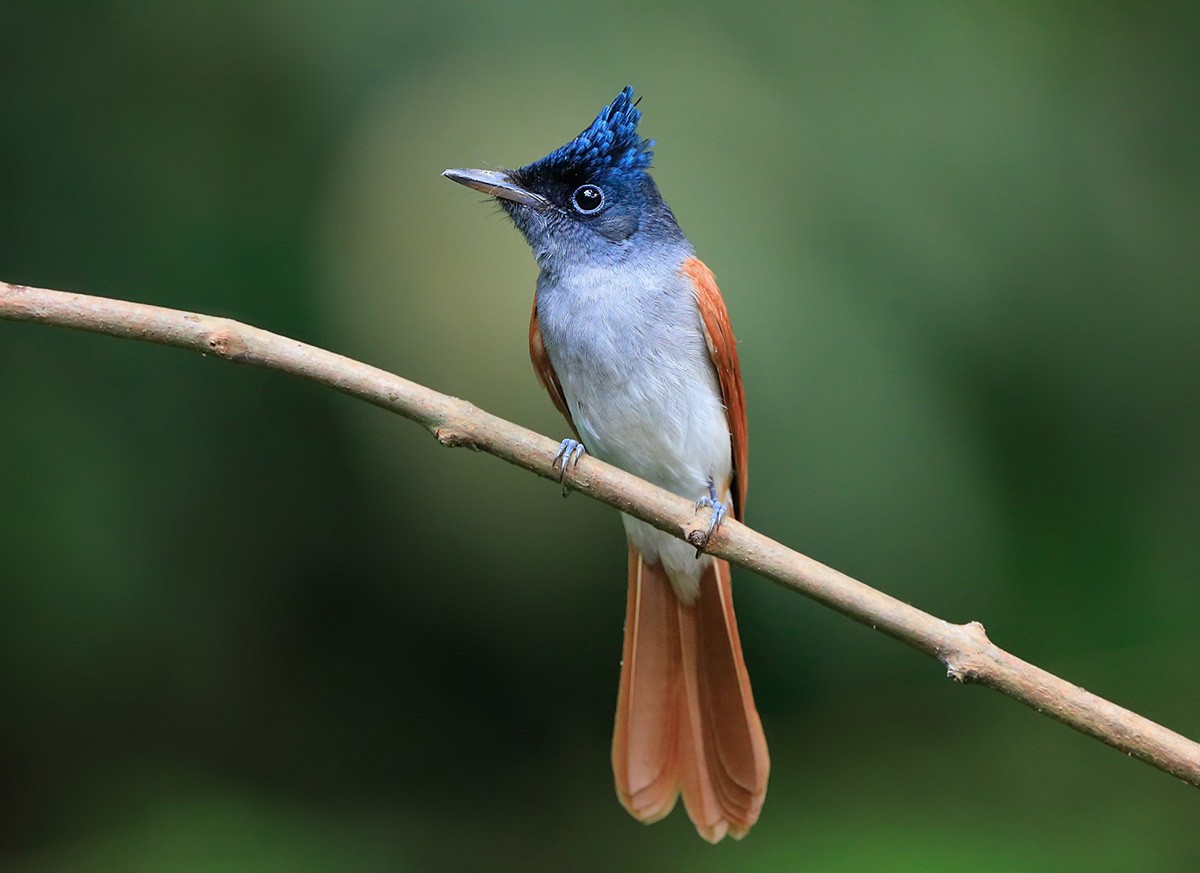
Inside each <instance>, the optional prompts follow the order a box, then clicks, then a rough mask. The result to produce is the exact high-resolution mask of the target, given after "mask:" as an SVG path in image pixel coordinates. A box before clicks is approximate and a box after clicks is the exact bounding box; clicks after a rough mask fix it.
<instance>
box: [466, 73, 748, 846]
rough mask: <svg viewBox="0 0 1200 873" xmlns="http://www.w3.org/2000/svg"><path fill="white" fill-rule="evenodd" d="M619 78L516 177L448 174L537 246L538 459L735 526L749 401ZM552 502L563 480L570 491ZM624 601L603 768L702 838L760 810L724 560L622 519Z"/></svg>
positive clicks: (645, 809)
mask: <svg viewBox="0 0 1200 873" xmlns="http://www.w3.org/2000/svg"><path fill="white" fill-rule="evenodd" d="M638 103H640V99H639V100H637V101H635V100H634V91H633V88H632V87H629V86H626V87H625V88H624V89H623V90H622V91H621V92H620V93H619V94H618V95H617V96H616V98H615V99H613V100H612V102H611V103H609V104H608V105H607V106H605V107H604V108H603V109H601V111H600V113H599V114H598V115H597V116H596V118H595V120H594V121H593V122H592V123H591V124H590V125H588V126H587V127H586V128H584V130H583V131H582V132H581V133H579V135H578V136H576V137H574V138H573V139H572V140H570V141H569V142H568V143H566V144H565V145H563V146H561V147H559V148H556V149H554V150H553V151H551V152H550V153H549V154H547V155H545V157H542V158H539V159H538V160H535V161H533V162H532V163H529V164H526V165H525V166H522V167H520V168H519V169H515V170H478V169H451V170H446V171H445V172H444V173H443V175H444V176H446V177H447V178H449V179H451V180H452V181H454V182H458V183H460V184H462V185H465V186H467V187H468V188H472V189H475V190H477V191H480V192H483V193H484V194H487V195H489V196H490V197H492V198H494V199H495V201H496V203H498V204H499V205H500V206H501V207H502V208H503V210H504V211H505V212H506V213H507V214H508V216H509V217H510V218H511V219H512V222H513V224H515V225H516V227H517V229H518V230H519V231H520V232H521V234H522V235H523V236H524V237H525V240H526V241H527V242H528V243H529V245H530V247H531V248H532V250H533V255H534V258H535V260H536V262H537V265H538V268H539V273H538V278H537V287H536V291H535V295H534V303H533V311H532V314H531V317H530V324H529V353H530V358H531V359H532V361H533V368H534V372H535V374H536V376H537V378H538V381H539V382H540V383H541V385H542V386H543V387H544V388H545V389H546V391H547V392H548V393H549V395H550V400H551V401H552V402H553V403H554V406H555V407H556V408H557V409H558V411H559V412H560V413H562V415H563V416H564V417H565V418H566V420H567V424H568V425H569V427H570V428H571V432H572V437H570V438H567V439H564V440H563V441H562V443H561V444H560V446H559V448H558V451H557V453H556V454H555V456H554V458H553V459H552V460H553V463H552V468H554V469H557V470H558V471H559V474H560V481H561V477H562V476H563V475H565V473H566V471H567V469H568V467H572V466H573V465H575V464H578V463H579V459H580V457H581V456H582V455H583V454H585V453H586V454H589V455H592V456H593V457H596V458H599V459H601V460H603V461H607V462H609V463H612V464H614V465H616V466H618V467H620V468H622V469H624V470H626V471H628V472H630V473H633V474H634V475H637V476H639V477H641V478H643V479H646V480H648V481H650V482H652V483H654V484H656V485H659V486H661V487H663V488H666V489H667V490H669V491H672V492H673V493H675V494H678V495H681V496H684V497H688V498H696V500H697V508H698V509H699V508H700V507H705V508H707V509H708V510H709V524H708V527H707V530H706V531H705V534H706V535H707V536H706V537H705V541H704V543H703V544H707V537H711V535H712V534H713V532H714V531H715V530H716V528H717V527H718V526H719V525H720V523H721V521H722V519H723V518H724V517H725V514H726V513H727V512H732V514H733V516H734V518H737V519H739V520H740V519H742V517H743V513H744V511H745V501H746V487H747V442H746V441H747V435H746V404H745V395H744V393H743V390H742V379H741V370H740V365H739V363H738V354H737V346H736V343H735V340H734V336H733V331H732V328H731V327H730V321H729V313H728V311H727V310H726V307H725V303H724V301H723V300H722V298H721V293H720V291H719V290H718V288H717V283H716V280H715V279H714V277H713V273H712V271H711V270H709V268H708V267H707V266H705V264H704V263H703V262H702V261H701V260H700V259H699V258H698V257H696V253H695V250H694V248H693V247H692V245H691V243H690V242H688V239H687V237H686V236H684V234H683V231H682V230H681V229H680V227H679V224H678V222H677V221H676V219H675V216H674V214H673V213H672V212H671V209H670V207H668V206H667V204H666V202H665V201H664V200H663V198H662V195H661V194H660V193H659V190H658V187H657V185H656V184H655V182H654V180H653V178H652V177H651V175H650V173H649V169H650V166H651V160H652V157H653V149H654V146H655V142H654V141H653V140H648V139H643V138H642V137H641V135H640V134H639V133H638V122H639V121H640V119H641V111H640V110H639V109H638ZM565 493H566V490H565V486H564V494H565ZM622 521H623V524H624V528H625V533H626V538H627V540H628V597H627V604H626V620H625V638H624V647H623V657H622V660H621V674H620V684H619V688H618V694H617V712H616V720H615V726H614V730H613V743H612V764H613V775H614V781H615V783H616V790H617V796H618V799H619V800H620V802H621V803H622V805H624V807H625V808H626V809H627V810H628V811H629V812H630V813H631V814H632V815H633V816H634V818H636V819H638V820H640V821H642V822H645V823H647V824H649V823H651V822H655V821H658V820H659V819H661V818H663V817H665V816H666V815H667V814H668V813H669V812H670V811H671V810H672V809H673V808H674V806H675V803H676V801H677V799H678V798H679V797H680V796H682V798H683V804H684V807H685V809H686V810H687V814H688V816H689V817H690V818H691V821H692V823H693V824H694V825H695V827H696V830H697V831H698V833H699V834H700V836H701V837H703V838H704V839H706V840H708V841H709V842H711V843H716V842H719V841H720V840H721V839H723V838H724V837H725V836H727V835H728V836H731V837H734V838H737V839H740V838H742V837H743V836H745V835H746V833H747V832H748V831H749V829H750V827H751V826H752V825H754V823H755V822H756V821H757V820H758V818H759V814H760V812H761V810H762V806H763V800H764V798H765V797H766V790H767V776H768V771H769V768H770V764H769V756H768V753H767V742H766V737H765V735H764V733H763V728H762V722H761V719H760V718H759V714H758V710H757V709H756V707H755V705H754V696H753V693H752V691H751V688H750V679H749V676H748V674H747V671H746V664H745V660H744V658H743V656H742V647H741V641H740V638H739V635H738V629H737V623H736V619H735V616H734V611H733V599H732V593H731V587H730V586H731V574H730V567H729V564H728V563H727V562H726V561H724V560H720V559H718V558H715V557H713V556H711V555H709V554H707V553H703V552H702V551H701V550H700V549H694V547H693V546H691V545H689V544H688V543H686V542H684V541H682V540H679V539H677V538H675V537H673V536H671V535H670V534H667V533H665V532H663V531H660V530H658V529H656V528H654V527H652V526H651V525H649V524H647V523H646V522H644V521H641V520H639V519H635V518H633V517H631V516H629V515H625V514H622Z"/></svg>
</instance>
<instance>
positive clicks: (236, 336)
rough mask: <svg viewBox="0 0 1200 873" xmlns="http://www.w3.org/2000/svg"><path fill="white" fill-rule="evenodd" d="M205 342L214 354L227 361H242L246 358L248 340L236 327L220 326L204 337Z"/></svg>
mask: <svg viewBox="0 0 1200 873" xmlns="http://www.w3.org/2000/svg"><path fill="white" fill-rule="evenodd" d="M204 344H205V345H206V346H207V347H208V350H209V351H210V352H212V353H213V354H214V355H216V356H217V357H219V358H225V359H226V360H227V361H242V360H245V358H246V354H247V350H246V341H245V340H244V339H242V336H241V334H240V333H238V332H237V330H235V329H232V328H228V327H222V328H218V329H217V330H214V331H212V332H211V333H209V334H208V335H207V336H205V337H204Z"/></svg>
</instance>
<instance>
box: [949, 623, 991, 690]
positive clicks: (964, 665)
mask: <svg viewBox="0 0 1200 873" xmlns="http://www.w3.org/2000/svg"><path fill="white" fill-rule="evenodd" d="M953 627H954V629H955V630H957V631H958V632H959V634H960V635H961V637H962V642H961V643H959V644H958V645H956V646H953V647H950V648H947V649H946V650H945V652H944V655H943V656H942V662H943V663H944V664H945V665H946V675H947V676H948V677H950V678H951V679H953V680H954V681H955V682H961V683H962V684H963V685H966V684H968V683H971V682H975V681H977V680H978V679H979V677H980V676H981V675H983V673H984V671H985V670H986V669H987V663H986V662H987V660H988V659H987V655H986V652H987V651H988V649H990V648H991V646H992V641H991V640H989V639H988V635H987V631H986V630H984V627H983V625H982V624H980V623H979V622H977V621H969V622H967V623H966V624H960V625H953Z"/></svg>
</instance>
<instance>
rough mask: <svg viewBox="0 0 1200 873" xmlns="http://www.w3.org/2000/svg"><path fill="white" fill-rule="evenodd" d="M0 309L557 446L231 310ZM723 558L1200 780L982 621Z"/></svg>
mask: <svg viewBox="0 0 1200 873" xmlns="http://www.w3.org/2000/svg"><path fill="white" fill-rule="evenodd" d="M0 318H3V319H9V320H13V321H32V322H37V323H41V324H53V325H58V326H61V327H73V328H77V329H79V330H86V331H91V332H93V333H102V334H108V335H110V336H118V337H126V338H129V339H139V340H144V341H146V342H152V343H157V344H159V345H167V346H178V347H180V348H186V349H192V350H194V351H198V352H203V353H205V354H210V355H215V356H217V357H220V358H224V359H226V360H228V361H233V362H235V363H242V364H250V365H252V366H256V367H264V368H266V369H270V370H278V371H280V372H283V373H290V374H291V375H293V376H299V377H301V378H303V379H308V380H309V381H312V382H317V383H319V384H321V385H327V386H329V387H330V388H335V389H337V390H338V391H341V392H343V393H345V394H349V395H351V396H353V397H358V398H359V399H361V400H365V401H367V402H368V403H373V404H374V405H376V406H380V407H383V408H384V409H387V410H390V411H392V412H395V413H398V414H400V415H402V416H404V417H405V418H408V419H411V420H413V421H415V422H418V423H419V424H421V425H423V426H424V427H425V428H427V429H428V430H429V431H431V432H432V433H433V435H434V436H435V437H436V438H437V440H438V442H440V443H441V444H442V445H445V446H467V447H469V448H472V449H475V450H476V451H484V452H488V453H489V454H492V455H495V456H497V457H499V458H503V459H504V460H506V461H508V462H509V463H511V464H516V465H517V466H518V467H523V468H524V469H526V470H529V471H531V472H533V473H536V474H538V475H539V476H543V477H545V478H547V479H555V480H557V479H558V471H557V470H555V469H552V468H551V459H553V457H554V455H555V452H556V451H557V449H558V443H557V442H555V441H553V440H551V439H549V438H548V437H545V436H542V435H540V434H537V433H534V432H533V431H531V430H528V429H526V428H523V427H520V426H518V425H515V424H513V423H511V422H508V421H505V420H504V419H502V418H498V417H496V416H494V415H492V414H490V413H488V412H485V411H484V410H482V409H478V408H476V407H475V406H473V405H471V404H470V403H468V402H466V401H465V400H459V399H458V398H455V397H449V396H447V395H445V394H439V393H438V392H436V391H432V390H430V389H429V388H425V387H424V386H422V385H417V384H416V383H414V382H409V381H408V380H406V379H402V378H400V377H399V376H394V375H392V374H390V373H387V372H384V371H383V370H379V369H376V368H375V367H371V366H368V365H367V364H363V363H360V362H359V361H354V360H351V359H350V358H345V357H342V356H341V355H337V354H334V353H333V352H328V351H325V350H324V349H319V348H316V347H314V346H310V345H306V344H304V343H301V342H297V341H296V340H292V339H287V338H286V337H282V336H279V335H278V334H273V333H269V332H267V331H265V330H260V329H259V328H256V327H250V326H249V325H245V324H241V323H239V322H236V321H231V320H229V319H225V318H214V317H211V316H206V315H197V314H195V313H191V312H181V311H178V310H174V309H164V308H162V307H159V306H148V305H145V304H140V303H130V302H126V301H122V300H111V299H108V298H103V297H90V296H86V295H83V294H69V293H65V292H62V291H47V290H43V289H40V288H28V287H25V286H22V285H9V284H7V283H5V282H0ZM567 481H568V482H569V483H570V485H571V487H572V488H574V489H575V490H576V491H582V492H583V493H584V494H587V495H589V496H590V497H593V498H595V499H597V500H599V501H601V502H603V503H607V504H609V505H610V506H615V507H616V508H617V509H619V510H621V511H622V512H627V513H629V514H630V515H633V516H635V517H637V518H640V519H642V520H643V521H647V522H649V523H650V524H652V525H654V526H655V527H658V528H660V529H662V530H664V531H667V532H668V533H670V534H673V535H675V536H677V537H681V538H683V539H686V540H688V541H689V542H691V543H693V544H698V543H699V542H700V541H701V540H702V539H703V531H704V530H705V529H706V527H707V522H708V513H707V512H704V513H701V514H699V515H698V514H697V511H696V507H695V505H694V504H693V503H692V502H691V501H690V500H686V499H684V498H682V497H678V496H676V495H674V494H671V493H669V492H667V491H664V490H663V489H661V488H658V487H656V486H654V485H651V484H650V483H648V482H644V481H642V480H641V479H638V478H637V477H635V476H632V475H630V474H629V473H626V472H624V471H622V470H619V469H617V468H616V467H613V466H610V465H608V464H605V463H603V462H602V461H599V460H597V459H595V458H593V457H591V456H590V455H585V456H583V457H582V458H581V459H580V461H579V465H578V466H577V467H574V468H572V470H571V471H570V472H569V473H568V475H567ZM707 550H708V551H709V552H711V553H712V554H714V555H717V556H719V557H722V558H725V559H727V560H729V561H731V562H732V563H735V564H738V565H740V566H742V567H746V568H748V569H750V570H754V571H755V572H756V573H759V574H760V575H762V576H766V577H767V578H769V579H773V580H775V581H776V582H779V583H780V584H782V585H784V586H786V587H788V588H791V589H793V590H795V591H798V592H800V593H801V594H803V595H805V596H806V597H809V598H811V599H813V600H815V601H817V602H818V603H822V604H824V605H825V606H828V607H830V608H832V609H835V610H837V611H838V612H840V613H842V614H843V615H845V616H847V617H849V618H852V619H854V620H855V621H857V622H859V623H861V624H864V625H867V626H868V627H871V628H873V629H875V630H879V631H882V632H883V633H885V634H887V635H888V636H890V637H893V638H894V639H897V640H899V641H900V642H902V643H905V644H907V645H909V646H911V647H912V648H914V649H916V650H917V651H919V652H924V653H925V654H927V655H930V656H932V657H934V658H937V659H938V660H939V661H941V662H942V663H943V664H944V665H945V666H946V671H947V674H948V675H949V676H950V678H952V679H954V680H956V681H958V682H962V683H968V682H973V683H977V684H980V685H986V686H988V687H989V688H994V689H995V690H997V691H999V692H1001V693H1002V694H1006V695H1008V696H1009V697H1012V698H1014V699H1015V700H1019V701H1020V702H1021V703H1024V704H1025V705H1026V706H1028V707H1030V708H1032V709H1034V710H1036V711H1037V712H1040V713H1043V714H1044V715H1048V716H1050V717H1051V718H1053V719H1056V720H1058V721H1060V722H1062V723H1063V724H1065V725H1068V726H1069V727H1072V728H1074V729H1075V730H1077V731H1080V732H1081V733H1085V734H1088V735H1089V736H1093V737H1095V738H1096V739H1098V740H1100V741H1101V742H1104V743H1107V744H1108V745H1110V746H1112V747H1113V748H1115V749H1119V750H1120V751H1122V752H1125V753H1127V754H1129V755H1132V756H1133V757H1135V758H1140V759H1141V760H1142V761H1145V762H1146V763H1147V764H1150V765H1151V766H1153V767H1157V768H1158V769H1160V770H1163V771H1165V772H1167V773H1171V774H1173V775H1175V776H1178V777H1179V778H1180V779H1182V780H1184V781H1185V782H1188V783H1190V784H1191V785H1194V786H1196V787H1200V744H1197V743H1195V742H1193V741H1192V740H1189V739H1187V738H1186V737H1183V736H1181V735H1180V734H1177V733H1175V732H1174V731H1171V730H1168V729H1167V728H1165V727H1163V726H1161V725H1159V724H1156V723H1155V722H1152V721H1150V720H1149V719H1147V718H1144V717H1143V716H1140V715H1138V714H1137V713H1135V712H1131V711H1130V710H1128V709H1124V708H1123V707H1120V706H1117V705H1116V704H1114V703H1110V702H1109V701H1107V700H1105V699H1103V698H1101V697H1098V696H1096V695H1095V694H1092V693H1091V692H1088V691H1085V690H1084V689H1082V688H1079V687H1078V686H1076V685H1072V684H1071V683H1069V682H1067V681H1065V680H1063V679H1060V678H1058V677H1057V676H1055V675H1053V674H1051V673H1048V672H1046V671H1045V670H1043V669H1041V668H1040V667H1036V666H1034V665H1033V664H1030V663H1028V662H1026V661H1022V660H1021V659H1020V658H1017V657H1016V656H1014V655H1011V654H1009V653H1008V652H1006V651H1004V650H1003V649H1001V648H999V647H997V646H996V645H994V644H993V643H992V642H991V641H990V640H989V639H988V637H987V634H986V633H985V632H984V629H983V625H981V624H979V623H978V622H970V623H968V624H961V625H960V624H951V623H950V622H947V621H943V620H942V619H940V618H936V617H935V616H932V615H930V614H928V613H926V612H922V611H921V610H919V609H917V608H915V607H913V606H910V605H909V604H907V603H903V602H901V601H899V600H896V599H895V598H894V597H890V596H889V595H887V594H884V593H883V592H881V591H876V590H875V589H874V588H870V587H868V586H866V585H864V584H863V583H861V582H858V581H856V580H854V579H851V578H850V577H849V576H846V575H844V574H842V573H839V572H838V571H837V570H834V569H831V568H830V567H826V566H825V565H824V564H821V563H818V562H817V561H814V560H813V559H812V558H808V557H805V556H804V555H801V554H800V553H798V552H794V551H792V550H791V549H788V548H787V547H785V546H783V545H780V544H779V543H777V542H775V541H774V540H772V539H769V538H768V537H765V536H763V535H762V534H760V533H757V532H756V531H754V530H751V529H750V528H748V527H746V526H745V525H743V524H741V523H739V522H737V521H735V520H734V519H732V518H728V519H726V520H725V522H724V523H723V524H722V525H721V527H720V529H719V530H718V532H717V534H716V535H715V536H714V537H713V539H712V542H710V543H709V545H708V549H707Z"/></svg>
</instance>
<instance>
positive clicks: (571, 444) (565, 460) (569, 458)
mask: <svg viewBox="0 0 1200 873" xmlns="http://www.w3.org/2000/svg"><path fill="white" fill-rule="evenodd" d="M585 454H587V449H585V448H584V447H583V443H581V442H579V441H578V440H572V439H565V440H563V441H562V442H561V443H559V444H558V454H556V455H555V456H554V461H553V462H552V463H551V464H550V469H551V470H553V469H555V468H558V481H559V483H560V484H561V485H562V496H563V497H566V496H567V495H568V494H569V493H570V488H569V487H568V486H567V483H566V482H564V481H563V478H564V477H565V476H566V475H567V467H575V466H577V465H578V464H579V459H580V458H581V457H583V456H584V455H585Z"/></svg>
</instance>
